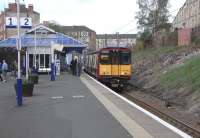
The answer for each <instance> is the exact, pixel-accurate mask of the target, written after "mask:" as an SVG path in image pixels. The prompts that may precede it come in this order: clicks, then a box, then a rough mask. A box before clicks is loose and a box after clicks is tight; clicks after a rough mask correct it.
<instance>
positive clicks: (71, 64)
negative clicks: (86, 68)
mask: <svg viewBox="0 0 200 138" xmlns="http://www.w3.org/2000/svg"><path fill="white" fill-rule="evenodd" d="M73 65H74V60H73V59H72V60H71V63H70V69H71V73H72V75H74V69H73Z"/></svg>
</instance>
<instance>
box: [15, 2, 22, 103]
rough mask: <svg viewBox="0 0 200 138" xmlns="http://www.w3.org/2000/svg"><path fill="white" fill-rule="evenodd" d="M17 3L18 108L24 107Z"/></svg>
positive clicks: (18, 7) (18, 8)
mask: <svg viewBox="0 0 200 138" xmlns="http://www.w3.org/2000/svg"><path fill="white" fill-rule="evenodd" d="M16 2H17V31H18V39H17V51H18V73H17V104H18V106H22V79H21V71H20V66H21V65H20V51H21V38H20V15H19V14H20V6H19V0H16Z"/></svg>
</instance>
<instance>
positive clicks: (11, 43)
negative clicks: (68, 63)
mask: <svg viewBox="0 0 200 138" xmlns="http://www.w3.org/2000/svg"><path fill="white" fill-rule="evenodd" d="M16 42H17V36H13V37H10V38H8V39H6V40H3V41H0V48H9V47H10V48H16ZM52 44H58V45H62V46H63V47H64V51H65V52H66V53H69V52H71V51H77V52H79V53H81V52H82V50H83V49H84V48H86V45H85V44H83V43H81V42H80V41H78V40H76V39H74V38H72V37H69V36H67V35H64V34H61V33H58V32H55V31H54V30H52V29H50V28H48V27H46V26H44V25H38V26H36V27H35V28H33V29H31V30H30V31H28V32H26V33H25V34H22V36H21V45H22V48H26V47H34V46H35V45H36V46H39V47H50V46H51V45H52Z"/></svg>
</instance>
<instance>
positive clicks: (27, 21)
mask: <svg viewBox="0 0 200 138" xmlns="http://www.w3.org/2000/svg"><path fill="white" fill-rule="evenodd" d="M20 25H21V27H22V28H31V27H32V19H31V18H30V17H21V18H20Z"/></svg>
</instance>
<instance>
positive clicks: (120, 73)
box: [85, 47, 132, 89]
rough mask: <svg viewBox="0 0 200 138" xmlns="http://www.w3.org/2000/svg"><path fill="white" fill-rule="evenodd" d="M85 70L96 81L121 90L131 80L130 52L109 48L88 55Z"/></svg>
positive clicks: (123, 49)
mask: <svg viewBox="0 0 200 138" xmlns="http://www.w3.org/2000/svg"><path fill="white" fill-rule="evenodd" d="M85 70H86V72H88V73H90V74H91V75H93V76H95V77H96V78H97V79H98V80H100V81H102V82H104V83H106V84H108V85H110V86H112V87H116V88H120V89H121V88H123V87H125V86H126V84H127V82H128V80H130V78H131V74H132V69H131V51H130V49H128V48H120V47H111V48H103V49H101V50H99V51H96V52H93V53H89V54H87V55H86V61H85Z"/></svg>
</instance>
